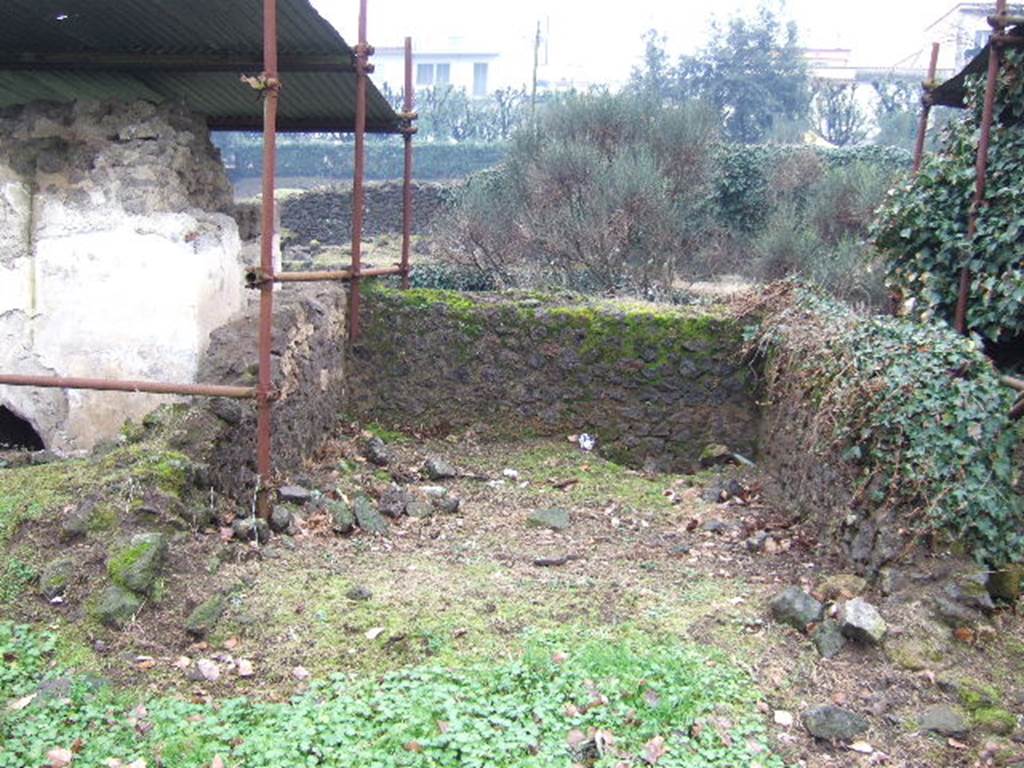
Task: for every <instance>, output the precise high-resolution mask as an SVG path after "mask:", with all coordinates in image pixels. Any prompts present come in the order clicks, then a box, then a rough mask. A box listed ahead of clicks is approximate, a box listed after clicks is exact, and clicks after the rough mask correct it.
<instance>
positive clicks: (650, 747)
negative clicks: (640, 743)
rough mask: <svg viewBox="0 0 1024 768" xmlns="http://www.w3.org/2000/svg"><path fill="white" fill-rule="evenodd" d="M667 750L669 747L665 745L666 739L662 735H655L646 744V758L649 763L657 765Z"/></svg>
mask: <svg viewBox="0 0 1024 768" xmlns="http://www.w3.org/2000/svg"><path fill="white" fill-rule="evenodd" d="M666 752H668V749H667V748H666V747H665V739H664V738H663V737H662V736H655V737H654V738H653V739H651V740H650V741H648V742H647V743H646V744H645V745H644V760H646V761H647V764H648V765H657V764H658V761H659V760H661V758H663V757H664V756H665V753H666Z"/></svg>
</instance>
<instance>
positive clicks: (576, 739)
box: [565, 728, 587, 749]
mask: <svg viewBox="0 0 1024 768" xmlns="http://www.w3.org/2000/svg"><path fill="white" fill-rule="evenodd" d="M586 740H587V734H585V733H584V732H583V731H581V730H580V729H579V728H573V729H572V730H571V731H569V735H568V736H566V737H565V743H566V744H568V745H569V747H570V749H578V748H579V746H580V744H582V743H583V742H584V741H586Z"/></svg>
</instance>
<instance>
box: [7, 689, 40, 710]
mask: <svg viewBox="0 0 1024 768" xmlns="http://www.w3.org/2000/svg"><path fill="white" fill-rule="evenodd" d="M35 698H36V695H35V694H34V693H30V694H29V695H28V696H23V697H22V698H20V699H15V700H14V701H12V702H10V703H9V704H8V705H7V709H9V710H10V711H11V712H20V711H21V710H23V709H24V708H25V707H27V706H28V705H29V704H31V703H32V702H33V700H34V699H35Z"/></svg>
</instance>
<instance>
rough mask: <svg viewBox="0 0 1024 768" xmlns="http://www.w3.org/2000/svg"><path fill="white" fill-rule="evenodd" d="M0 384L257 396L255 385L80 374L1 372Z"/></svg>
mask: <svg viewBox="0 0 1024 768" xmlns="http://www.w3.org/2000/svg"><path fill="white" fill-rule="evenodd" d="M0 385H4V386H11V387H41V388H44V389H91V390H95V391H97V392H133V393H142V392H144V393H147V394H153V395H194V396H196V397H231V398H235V399H238V400H242V399H246V398H251V397H255V396H256V390H255V389H253V388H252V387H232V386H224V385H220V384H168V383H166V382H162V381H133V380H131V379H86V378H81V377H77V376H19V375H13V374H0Z"/></svg>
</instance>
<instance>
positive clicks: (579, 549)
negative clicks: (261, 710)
mask: <svg viewBox="0 0 1024 768" xmlns="http://www.w3.org/2000/svg"><path fill="white" fill-rule="evenodd" d="M378 432H379V430H378ZM367 434H368V433H362V434H360V432H359V431H358V430H357V428H355V427H354V426H353V427H351V428H350V429H349V431H348V433H347V434H344V435H342V436H341V437H339V438H338V439H337V440H334V441H332V442H331V443H329V444H328V445H327V447H326V448H325V449H324V450H323V451H322V453H321V455H320V456H319V457H318V458H317V460H316V462H314V463H311V464H310V465H309V466H308V468H307V471H306V472H305V473H304V475H303V476H300V477H294V478H291V480H292V482H295V483H298V484H301V485H303V486H305V487H308V488H312V489H320V490H321V491H323V492H325V493H327V494H329V495H334V496H338V497H345V498H351V497H352V495H353V494H355V493H356V492H359V491H365V492H368V493H369V494H370V495H371V496H377V495H379V494H380V493H382V492H383V491H385V490H386V489H387V488H388V486H389V485H390V484H391V483H392V482H393V480H396V479H397V480H399V481H400V482H401V483H403V484H406V485H408V486H409V487H419V486H423V485H443V486H445V487H446V488H447V489H448V491H449V493H450V494H455V495H457V496H458V497H459V498H460V499H461V508H460V510H459V512H458V513H457V514H448V515H443V514H436V515H433V516H431V517H425V518H422V519H417V518H410V517H402V518H399V519H397V520H390V521H389V522H390V528H389V531H388V533H387V534H386V535H383V536H380V535H371V534H367V533H364V532H360V531H358V530H357V531H356V532H355V533H353V534H351V535H349V536H338V535H335V534H334V533H332V532H331V529H330V522H329V520H328V519H327V517H326V513H324V512H323V511H314V510H317V509H318V508H317V505H316V504H315V503H310V504H307V505H306V506H305V507H303V508H302V510H300V512H299V517H300V519H301V523H300V527H299V532H298V533H297V535H295V536H278V537H274V538H273V539H272V540H271V541H270V542H269V543H267V544H263V545H259V546H257V545H246V544H241V543H237V542H228V541H226V538H227V536H226V532H225V531H224V530H219V531H218V530H217V529H215V528H210V529H207V530H203V531H188V532H185V533H184V534H183V535H181V536H179V537H178V540H177V542H176V544H175V546H174V547H172V556H171V558H172V559H171V562H170V564H169V567H168V569H167V572H168V576H167V580H166V584H164V585H163V589H162V596H161V598H160V601H159V607H158V608H154V609H153V610H143V611H142V612H141V613H140V614H139V616H138V618H137V620H136V621H135V622H134V623H133V624H132V625H130V626H129V627H128V628H127V629H126V630H125V631H124V632H122V633H113V632H110V631H108V630H105V629H103V628H100V627H98V625H95V624H90V623H89V622H88V621H83V614H82V609H81V608H80V607H77V608H76V607H75V606H76V605H79V606H80V605H81V604H82V603H83V602H84V600H76V599H75V598H76V595H75V594H74V591H73V588H72V590H71V591H70V592H69V596H68V597H69V599H68V601H67V603H66V604H65V605H56V606H54V605H49V604H47V603H46V602H45V601H42V600H38V601H35V602H28V603H25V604H24V605H22V606H21V608H20V609H19V613H20V614H22V615H21V618H29V619H33V620H35V621H37V622H39V621H42V622H47V623H50V624H52V625H54V626H62V627H63V628H64V630H65V632H66V634H67V636H68V637H70V638H74V640H73V642H72V644H76V643H77V644H78V646H79V647H80V649H81V654H80V655H81V657H82V658H83V659H88V660H89V663H92V664H94V665H95V666H96V672H97V673H99V674H102V675H104V676H105V677H107V678H109V679H113V680H115V681H117V682H119V683H121V684H124V685H127V686H130V687H132V688H135V689H140V690H150V691H152V692H154V693H157V692H161V693H163V692H167V691H169V690H170V691H177V692H179V693H181V694H183V695H186V696H189V697H191V698H195V699H205V698H211V697H213V698H216V697H221V696H228V695H231V696H235V695H251V696H254V697H259V698H261V699H267V700H281V699H284V698H287V697H288V696H289V695H291V694H293V693H295V692H296V691H298V690H301V689H302V688H303V687H304V686H305V685H306V684H307V683H306V679H307V677H314V678H315V677H322V676H326V675H329V674H331V673H335V672H339V671H342V672H344V671H354V672H370V673H373V674H380V673H383V672H384V671H387V670H389V669H394V668H397V667H401V666H404V665H410V664H417V663H421V662H423V661H426V660H428V659H429V660H432V661H434V662H436V663H439V664H460V663H465V662H467V661H472V660H477V659H481V660H483V659H501V658H505V657H513V656H515V655H516V654H517V652H519V650H520V648H521V644H522V642H523V639H524V638H525V637H528V636H529V634H530V633H535V632H546V631H551V632H561V633H564V636H565V638H566V644H567V646H571V643H572V638H573V637H583V636H589V635H593V634H601V636H608V637H609V638H614V637H616V636H620V635H627V634H628V635H630V636H634V637H635V636H638V635H639V636H642V637H651V638H671V639H674V640H678V641H679V642H681V643H689V644H697V645H702V646H712V647H715V648H718V649H720V650H721V651H723V652H725V653H726V654H727V655H728V657H729V658H730V659H731V660H732V661H733V662H734V663H735V664H736V665H738V666H740V667H741V668H743V669H744V670H746V671H747V672H748V673H749V674H750V676H751V678H752V679H753V681H754V684H755V685H756V687H757V688H758V690H759V692H760V694H759V698H760V703H759V705H758V708H759V710H760V711H761V713H762V714H763V716H764V719H765V722H766V723H767V724H768V727H769V729H770V737H771V738H770V742H771V744H772V746H773V748H774V749H775V750H776V751H777V752H778V753H779V754H780V755H781V756H782V757H783V758H784V759H785V760H786V762H787V764H792V765H799V766H808V767H809V768H818V767H824V766H861V765H863V766H868V765H886V766H894V767H896V766H901V767H904V768H926V767H928V766H973V765H989V764H992V765H996V764H999V765H1011V764H1014V763H1013V760H1015V759H1017V757H1019V758H1020V761H1024V747H1021V745H1020V744H1019V743H1015V742H1013V741H1012V740H1011V739H1003V740H1001V741H999V742H998V743H993V744H989V742H990V738H989V737H988V736H986V735H985V734H981V733H979V734H972V735H971V736H970V737H969V738H964V739H947V738H944V737H938V736H933V735H928V734H924V733H921V732H920V731H919V730H918V729H917V728H916V725H915V719H916V718H917V716H918V714H919V712H920V710H921V709H922V708H923V707H924V706H926V705H928V704H932V703H938V702H954V703H955V698H956V696H955V693H954V692H953V691H954V690H955V688H954V687H951V686H950V684H949V680H950V679H952V678H954V677H956V678H962V677H965V676H969V677H970V678H973V679H978V680H983V681H986V682H988V683H990V684H992V685H994V686H995V687H996V688H998V690H999V691H1000V692H1001V695H1002V696H1003V697H1004V701H1003V704H1004V705H1005V706H1006V707H1007V708H1009V709H1011V710H1013V711H1014V712H1015V713H1016V714H1018V715H1019V714H1020V713H1021V711H1024V710H1022V707H1024V686H1022V670H1024V667H1022V665H1024V642H1021V639H1022V637H1024V631H1022V624H1021V621H1020V618H1019V617H1018V616H1017V615H1015V614H1013V613H1011V612H1009V611H1007V612H1004V613H1002V614H1001V615H999V616H997V617H996V621H997V626H998V627H999V633H998V636H997V638H996V639H994V640H991V641H990V642H989V644H988V645H986V646H975V645H970V644H960V645H959V646H958V647H957V648H956V649H955V651H954V652H953V653H951V654H950V655H948V656H947V657H946V658H944V659H942V660H941V661H940V662H937V663H936V664H935V665H934V668H932V669H918V670H908V669H905V668H903V667H900V666H899V665H897V664H894V663H893V662H892V661H891V660H890V659H889V658H888V657H887V656H886V654H885V653H884V652H883V651H882V650H880V649H878V648H872V647H866V646H859V645H855V644H848V645H847V647H846V649H845V650H844V651H843V652H842V653H841V654H840V655H839V656H837V657H836V658H834V659H831V660H829V659H823V658H820V657H819V655H818V653H817V651H816V650H815V648H814V646H813V645H812V643H811V642H810V641H809V640H808V638H807V637H806V636H804V635H802V634H801V633H799V632H797V631H796V630H792V629H789V628H787V627H783V626H781V625H778V624H776V623H774V622H772V621H771V620H770V619H769V617H768V614H767V610H766V605H767V603H768V601H769V599H770V598H771V597H772V596H773V595H774V594H776V593H778V592H779V591H781V590H782V589H783V588H785V587H786V586H789V585H792V584H798V585H802V586H804V587H805V588H807V589H808V590H811V591H814V590H816V589H817V588H818V587H819V585H820V584H821V583H822V581H823V580H824V579H825V578H827V577H829V576H833V575H835V574H837V573H841V572H842V567H841V565H840V564H839V563H838V562H836V561H833V560H831V559H830V558H829V557H827V556H824V555H823V554H822V553H821V551H820V548H819V547H818V545H817V539H816V532H815V531H811V530H805V529H803V528H802V527H801V526H800V525H799V524H798V523H797V522H796V521H795V520H794V519H792V518H791V516H790V515H788V514H787V512H786V509H785V508H784V506H781V505H775V506H773V505H769V504H767V503H766V502H764V501H763V500H762V497H761V493H760V485H761V479H760V478H759V477H758V475H757V470H756V469H750V468H743V467H728V468H727V469H725V470H724V471H725V473H726V474H727V475H728V476H729V477H734V478H736V479H737V480H738V481H739V482H740V483H741V485H742V487H743V489H744V490H743V491H742V493H740V494H739V495H738V496H736V497H733V498H732V499H731V500H729V501H728V502H725V503H714V502H709V501H705V500H704V499H703V498H702V495H703V489H704V488H706V487H707V486H708V485H710V484H712V483H714V482H715V480H716V472H715V471H714V470H710V471H705V472H703V473H701V474H699V475H690V476H681V475H678V476H677V475H653V476H648V475H645V474H643V473H641V472H638V471H634V470H630V469H627V468H624V467H620V466H618V465H615V464H612V463H610V462H607V461H605V460H604V459H602V458H600V457H599V456H598V455H597V454H596V453H592V452H586V451H583V450H581V449H580V448H579V447H578V445H577V444H576V443H575V442H570V440H569V439H523V440H521V441H516V442H506V443H498V444H495V443H493V442H489V441H485V440H478V439H476V438H475V437H474V435H473V434H472V433H469V434H463V435H459V436H454V437H450V438H448V439H426V438H412V437H409V436H403V435H397V434H393V433H384V436H385V437H386V438H387V439H388V449H389V451H390V453H391V462H390V464H389V466H388V467H387V469H381V468H379V467H375V466H373V465H371V464H369V463H367V462H366V461H365V460H364V459H363V458H362V457H361V456H360V450H359V445H360V443H361V441H364V440H365V439H366V435H367ZM567 437H568V436H567ZM427 456H437V457H442V458H444V459H446V460H447V461H448V462H450V463H451V464H452V465H454V467H455V468H456V469H457V470H458V474H459V476H458V477H456V478H454V479H451V480H445V481H441V482H440V483H433V482H429V481H425V480H421V479H420V477H419V471H420V468H421V466H422V464H423V461H424V459H425V458H426V457H427ZM550 508H556V509H560V510H565V511H567V512H568V514H569V518H570V521H571V522H570V525H569V527H568V528H567V529H566V530H564V531H553V530H548V529H546V528H540V527H532V526H530V525H529V524H528V518H529V516H530V515H531V514H532V513H534V512H536V511H537V510H544V509H550ZM51 526H52V523H46V524H44V523H35V524H31V525H28V526H25V529H24V531H23V532H22V533H21V534H19V540H18V541H17V542H16V543H17V545H18V546H20V547H25V546H28V545H29V544H31V542H32V539H33V537H36V538H38V539H39V540H40V543H41V542H42V539H43V538H45V537H46V536H48V535H49V533H48V531H49V530H50V527H51ZM758 532H765V533H767V534H768V535H770V537H771V543H770V544H769V545H768V546H767V548H766V549H765V550H762V551H750V550H749V549H748V546H747V545H746V543H745V542H746V539H747V538H748V537H750V536H751V535H752V534H756V533H758ZM80 546H85V545H80ZM83 560H84V562H87V563H90V564H91V565H90V566H88V567H92V568H96V569H102V567H103V556H102V552H101V551H100V550H97V551H96V552H95V553H93V554H92V556H91V557H89V556H87V557H84V558H83ZM354 590H355V591H354ZM217 592H222V593H223V594H226V595H227V606H228V607H227V610H226V612H225V614H224V616H223V618H222V619H221V621H220V622H219V624H218V625H217V628H216V629H215V630H214V631H213V632H212V633H211V635H210V636H209V637H208V638H207V639H206V640H205V641H203V642H201V643H196V642H195V641H194V639H192V638H190V637H189V636H188V634H187V633H186V632H185V631H184V630H183V626H182V625H183V617H185V616H187V615H188V612H189V611H191V610H192V608H194V607H195V606H196V605H197V604H199V603H200V602H202V601H203V600H205V599H206V598H208V597H209V596H210V595H212V594H216V593H217ZM865 596H866V597H867V598H868V599H873V597H872V594H871V593H870V592H868V593H867V594H866V595H865ZM201 657H204V658H211V659H213V660H214V661H216V662H217V663H219V664H221V665H222V666H223V667H224V668H225V669H229V668H232V667H233V666H235V665H237V663H238V661H239V660H240V659H244V660H245V662H246V663H247V664H250V665H251V667H252V670H253V674H252V675H251V676H248V677H245V678H241V677H238V676H237V675H228V674H225V675H223V676H221V677H220V679H219V680H217V681H210V680H208V679H204V678H203V677H202V676H201V675H200V674H198V672H197V668H196V660H197V659H199V658H201ZM829 703H832V704H838V705H841V706H843V707H846V708H849V709H852V710H855V711H857V712H860V713H862V714H864V715H865V716H866V717H867V718H868V720H869V722H870V723H871V727H870V730H869V732H868V733H867V734H865V735H864V736H863V738H861V739H860V740H859V741H858V742H856V744H855V745H854V746H855V747H856V750H853V749H851V748H850V747H849V746H844V745H842V744H836V745H832V744H828V743H824V742H821V741H815V740H814V739H813V738H811V737H810V736H809V735H808V734H807V732H806V731H805V730H804V728H803V727H802V726H801V724H800V713H801V712H803V711H804V710H806V709H807V708H809V707H812V706H816V705H821V704H829ZM778 711H782V713H783V714H781V715H777V714H776V713H777V712H778ZM784 713H791V714H792V715H793V720H794V722H793V723H792V724H789V723H788V721H787V719H786V717H785V714H784ZM777 720H779V721H781V722H782V724H778V723H777V722H776V721H777ZM1020 733H1021V732H1020V729H1018V731H1017V736H1018V737H1019V736H1020ZM997 747H998V750H999V754H1000V755H1001V757H1000V762H995V761H992V762H986V758H985V754H988V753H986V749H988V750H989V753H991V754H995V750H996V748H997ZM1015 749H1016V750H1017V751H1016V755H1014V752H1013V750H1015Z"/></svg>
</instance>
